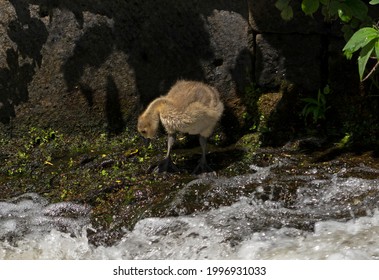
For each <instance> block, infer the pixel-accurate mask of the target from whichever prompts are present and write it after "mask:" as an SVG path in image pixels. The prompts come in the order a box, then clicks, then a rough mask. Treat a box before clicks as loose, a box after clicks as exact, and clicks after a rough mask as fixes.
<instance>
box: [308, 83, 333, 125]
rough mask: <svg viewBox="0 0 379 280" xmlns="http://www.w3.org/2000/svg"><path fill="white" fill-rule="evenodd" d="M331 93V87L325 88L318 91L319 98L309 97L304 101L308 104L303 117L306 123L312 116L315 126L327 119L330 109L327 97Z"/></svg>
mask: <svg viewBox="0 0 379 280" xmlns="http://www.w3.org/2000/svg"><path fill="white" fill-rule="evenodd" d="M329 93H330V88H329V86H325V87H324V89H323V90H322V91H321V90H319V91H318V94H317V98H312V97H308V98H303V99H302V101H304V102H305V103H306V104H305V106H304V108H303V111H302V112H301V115H302V117H303V118H304V119H305V121H306V122H307V119H308V118H309V117H310V116H311V117H312V121H313V124H316V123H317V122H319V121H320V120H324V119H325V113H326V111H327V110H328V109H329V108H330V107H329V106H327V102H326V95H328V94H329Z"/></svg>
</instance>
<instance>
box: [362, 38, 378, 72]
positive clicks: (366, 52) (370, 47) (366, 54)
mask: <svg viewBox="0 0 379 280" xmlns="http://www.w3.org/2000/svg"><path fill="white" fill-rule="evenodd" d="M375 43H376V42H375V41H371V42H370V43H369V44H367V45H366V46H364V47H363V49H362V50H361V52H360V54H359V57H358V71H359V78H360V79H361V80H362V79H363V73H364V71H365V69H366V65H367V61H368V60H369V58H370V56H371V54H372V52H373V51H374V45H375Z"/></svg>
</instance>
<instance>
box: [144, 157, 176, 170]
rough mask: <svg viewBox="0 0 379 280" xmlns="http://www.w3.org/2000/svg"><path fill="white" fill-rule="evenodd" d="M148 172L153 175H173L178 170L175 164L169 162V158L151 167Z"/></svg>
mask: <svg viewBox="0 0 379 280" xmlns="http://www.w3.org/2000/svg"><path fill="white" fill-rule="evenodd" d="M149 171H150V172H154V173H162V172H169V173H175V172H179V168H178V167H177V166H176V165H175V163H174V162H173V161H172V160H171V158H170V157H168V158H165V159H164V160H162V161H161V162H160V163H158V165H157V166H151V167H150V168H149Z"/></svg>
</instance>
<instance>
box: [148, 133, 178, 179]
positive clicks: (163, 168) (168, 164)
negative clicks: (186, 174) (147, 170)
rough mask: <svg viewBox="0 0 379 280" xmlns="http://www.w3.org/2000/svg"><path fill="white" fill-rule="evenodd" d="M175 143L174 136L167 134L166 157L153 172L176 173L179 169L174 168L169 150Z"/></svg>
mask: <svg viewBox="0 0 379 280" xmlns="http://www.w3.org/2000/svg"><path fill="white" fill-rule="evenodd" d="M174 143H175V135H173V134H169V135H168V139H167V154H166V157H165V158H164V159H163V160H162V161H161V162H160V163H159V164H158V166H157V167H156V168H155V169H154V172H159V173H161V172H178V171H179V169H178V168H177V167H176V165H175V164H174V162H173V161H172V160H171V149H172V146H173V145H174Z"/></svg>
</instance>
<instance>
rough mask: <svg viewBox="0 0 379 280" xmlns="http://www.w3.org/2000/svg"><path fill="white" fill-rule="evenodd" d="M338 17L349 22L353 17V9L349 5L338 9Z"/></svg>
mask: <svg viewBox="0 0 379 280" xmlns="http://www.w3.org/2000/svg"><path fill="white" fill-rule="evenodd" d="M338 17H339V18H340V19H341V20H342V21H343V22H349V21H350V20H351V19H352V14H351V10H350V8H349V7H347V6H346V7H344V9H338Z"/></svg>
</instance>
